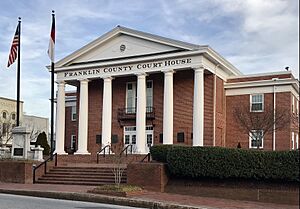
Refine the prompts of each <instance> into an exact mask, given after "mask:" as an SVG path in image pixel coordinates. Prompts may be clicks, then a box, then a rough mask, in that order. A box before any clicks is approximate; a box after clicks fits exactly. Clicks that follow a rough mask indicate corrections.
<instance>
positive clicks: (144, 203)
mask: <svg viewBox="0 0 300 209" xmlns="http://www.w3.org/2000/svg"><path fill="white" fill-rule="evenodd" d="M0 193H6V194H15V195H25V196H34V197H43V198H53V199H63V200H75V201H84V202H95V203H106V204H115V205H123V206H131V207H141V208H149V209H216V208H211V207H204V206H203V207H195V206H187V205H176V204H172V203H164V202H158V201H155V202H154V201H148V200H142V199H134V198H125V197H113V196H106V195H98V194H97V195H96V194H90V193H89V194H87V193H76V192H51V191H37V190H10V189H0Z"/></svg>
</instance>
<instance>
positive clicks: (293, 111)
mask: <svg viewBox="0 0 300 209" xmlns="http://www.w3.org/2000/svg"><path fill="white" fill-rule="evenodd" d="M292 113H295V97H294V96H292Z"/></svg>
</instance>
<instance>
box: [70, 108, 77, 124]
mask: <svg viewBox="0 0 300 209" xmlns="http://www.w3.org/2000/svg"><path fill="white" fill-rule="evenodd" d="M76 118H77V114H76V106H72V113H71V120H72V121H75V120H76Z"/></svg>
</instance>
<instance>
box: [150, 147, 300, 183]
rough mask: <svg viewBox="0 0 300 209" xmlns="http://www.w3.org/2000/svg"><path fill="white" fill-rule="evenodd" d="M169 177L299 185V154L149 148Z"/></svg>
mask: <svg viewBox="0 0 300 209" xmlns="http://www.w3.org/2000/svg"><path fill="white" fill-rule="evenodd" d="M150 152H151V155H152V158H153V159H154V160H156V161H160V162H166V163H167V164H168V168H169V171H170V174H171V175H172V176H176V177H184V178H205V177H209V178H222V179H223V178H241V179H256V180H288V181H298V182H299V151H258V150H243V149H231V148H220V147H183V146H170V145H158V146H153V147H151V150H150Z"/></svg>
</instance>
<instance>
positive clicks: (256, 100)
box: [250, 94, 264, 112]
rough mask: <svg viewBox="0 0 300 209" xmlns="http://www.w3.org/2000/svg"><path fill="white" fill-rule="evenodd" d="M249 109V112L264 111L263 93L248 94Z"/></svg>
mask: <svg viewBox="0 0 300 209" xmlns="http://www.w3.org/2000/svg"><path fill="white" fill-rule="evenodd" d="M250 108H251V109H250V110H251V112H262V111H264V95H263V94H252V95H250Z"/></svg>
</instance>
